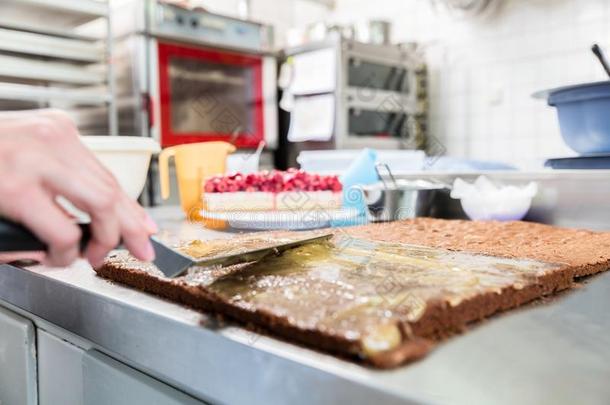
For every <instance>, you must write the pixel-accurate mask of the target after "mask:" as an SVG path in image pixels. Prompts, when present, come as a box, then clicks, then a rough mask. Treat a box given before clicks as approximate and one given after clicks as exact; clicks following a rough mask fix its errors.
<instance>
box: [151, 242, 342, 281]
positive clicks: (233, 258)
mask: <svg viewBox="0 0 610 405" xmlns="http://www.w3.org/2000/svg"><path fill="white" fill-rule="evenodd" d="M332 236H333V234H332V233H325V234H322V235H314V236H308V237H297V238H295V237H292V238H290V240H287V239H285V238H284V239H282V238H279V239H277V240H274V239H269V238H268V237H266V238H265V239H264V240H262V242H261V241H257V240H254V242H255V243H256V242H260V243H259V247H244V246H234V245H233V246H231V242H228V243H227V242H226V240H225V241H222V242H224V243H222V244H220V245H217V246H222V248H221V249H217V251H211V253H210V254H208V255H205V256H204V257H203V258H198V257H192V256H189V255H187V254H184V253H182V252H179V251H177V250H175V249H170V248H168V247H167V246H165V244H163V243H161V242H159V241H157V240H156V239H155V238H154V237H153V238H152V239H151V242H152V245H153V248H154V249H155V260H154V263H155V265H156V266H157V267H158V268H159V270H161V271H162V272H163V274H164V275H165V276H167V277H170V278H174V277H178V276H180V275H182V274H184V272H185V271H187V270H188V269H189V267H193V266H199V267H209V266H230V265H233V264H239V263H246V262H256V261H259V260H262V259H264V258H265V257H267V256H270V255H273V254H276V255H279V254H281V253H282V252H285V251H286V250H290V249H294V248H297V247H299V246H303V245H307V244H310V243H320V242H323V241H326V240H328V239H330V238H331V237H332ZM212 243H214V242H208V244H212Z"/></svg>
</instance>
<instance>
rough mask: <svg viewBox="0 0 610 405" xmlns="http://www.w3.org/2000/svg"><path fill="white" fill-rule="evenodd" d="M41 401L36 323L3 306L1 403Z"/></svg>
mask: <svg viewBox="0 0 610 405" xmlns="http://www.w3.org/2000/svg"><path fill="white" fill-rule="evenodd" d="M37 403H38V398H37V389H36V338H35V328H34V325H33V324H32V322H31V321H29V320H28V319H26V318H23V317H21V316H19V315H17V314H15V313H14V312H12V311H9V310H7V309H5V308H2V307H0V404H2V405H13V404H16V405H23V404H26V405H34V404H37Z"/></svg>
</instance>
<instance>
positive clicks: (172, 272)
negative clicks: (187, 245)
mask: <svg viewBox="0 0 610 405" xmlns="http://www.w3.org/2000/svg"><path fill="white" fill-rule="evenodd" d="M150 241H151V243H152V245H153V249H154V250H155V260H153V263H154V265H155V266H157V268H158V269H159V270H161V272H162V273H163V274H164V275H165V276H167V277H170V278H174V277H178V276H179V275H181V274H183V273H184V272H185V271H186V270H187V269H188V268H189V267H191V266H192V265H193V264H195V261H194V260H193V258H192V257H190V256H187V255H183V254H182V253H180V252H178V251H176V250H174V249H172V248H170V247H168V246H166V245H164V244H163V243H161V242H159V241H158V240H157V239H156V238H155V237H154V236H153V237H151V238H150Z"/></svg>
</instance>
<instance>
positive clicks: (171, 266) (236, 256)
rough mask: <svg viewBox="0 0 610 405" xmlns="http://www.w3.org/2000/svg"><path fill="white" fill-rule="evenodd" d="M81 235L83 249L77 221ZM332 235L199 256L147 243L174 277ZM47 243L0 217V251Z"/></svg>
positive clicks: (86, 234)
mask: <svg viewBox="0 0 610 405" xmlns="http://www.w3.org/2000/svg"><path fill="white" fill-rule="evenodd" d="M78 226H79V227H80V229H81V232H82V236H81V241H80V248H81V250H84V248H85V247H86V246H87V243H88V242H89V240H90V239H91V229H90V227H89V224H79V225H78ZM332 236H333V234H332V233H326V234H322V235H316V236H314V237H309V238H302V239H295V240H291V241H290V242H285V243H277V244H271V245H267V246H265V247H264V248H256V249H250V250H242V251H240V252H238V253H231V254H227V255H222V254H220V255H214V256H210V257H206V258H203V259H195V258H193V257H190V256H187V255H185V254H182V253H180V252H178V251H176V250H174V249H172V248H170V247H168V246H166V245H164V244H163V243H161V242H159V241H158V240H157V239H156V238H155V237H151V238H150V239H151V243H152V245H153V248H154V250H155V260H154V261H153V263H154V264H155V265H156V266H157V267H158V268H159V270H161V272H162V273H163V274H164V275H165V276H167V277H171V278H173V277H178V276H180V275H181V274H183V273H184V272H185V271H186V270H187V269H188V268H189V267H191V266H213V265H220V266H229V265H232V264H238V263H246V262H251V261H257V260H261V259H262V258H264V257H266V256H268V255H271V254H273V253H275V254H279V253H281V252H284V251H286V250H289V249H294V248H296V247H299V246H302V245H306V244H309V243H316V242H322V241H324V240H328V239H330V238H331V237H332ZM46 250H47V246H46V244H45V243H44V242H42V241H41V240H40V239H38V238H37V237H36V236H35V235H34V234H33V233H32V232H30V231H29V230H28V229H27V228H25V227H24V226H23V225H21V224H18V223H15V222H13V221H10V220H7V219H4V218H0V252H24V251H46Z"/></svg>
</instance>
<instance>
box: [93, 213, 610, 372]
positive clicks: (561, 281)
mask: <svg viewBox="0 0 610 405" xmlns="http://www.w3.org/2000/svg"><path fill="white" fill-rule="evenodd" d="M337 232H338V234H344V233H346V234H349V235H350V236H354V237H358V238H364V239H367V240H377V241H386V242H400V243H409V244H417V245H423V246H430V247H436V248H442V249H449V250H456V251H467V252H472V253H477V254H487V255H494V256H500V257H512V258H524V259H535V260H540V261H544V262H548V263H554V266H553V267H552V269H551V270H552V271H548V272H545V274H542V275H540V276H537V277H535V279H532V280H531V282H528V283H527V284H525V285H519V286H517V285H510V286H505V287H503V288H501V289H500V290H498V291H493V292H485V293H482V294H478V295H475V296H471V297H468V298H467V299H464V300H461V301H460V302H459V303H458V304H457V305H451V303H450V302H448V301H447V300H443V299H432V300H428V301H427V302H426V305H425V309H424V311H423V313H422V314H421V315H420V316H418V317H417V319H416V320H412V321H406V320H402V321H400V322H398V326H399V327H400V334H401V341H400V344H399V345H397V346H395V347H392V349H391V350H385V351H379V352H375V353H370V352H369V353H367V352H366V351H363V345H362V342H361V341H360V340H354V339H349V338H346V337H345V336H344V335H341V334H338V333H332V332H329V331H328V330H320V329H316V328H306V327H302V326H299V325H296V324H295V322H294V321H291V320H290V317H289V316H285V315H282V314H278V313H277V311H274V310H270V309H269V308H264V307H262V308H256V307H252V306H244V305H239V304H236V303H235V302H234V301H233V302H232V301H231V300H228V299H227V298H226V297H224V296H223V295H221V294H218V293H216V292H215V291H214V290H213V289H211V288H207V287H205V286H201V285H196V284H193V283H189V282H188V281H187V280H183V279H175V280H169V279H165V278H162V277H159V276H158V275H157V274H155V273H154V272H151V270H150V269H149V268H148V269H147V268H146V267H147V266H148V267H150V265H146V264H142V263H138V262H136V261H135V260H134V259H130V258H127V256H125V255H122V256H121V255H119V256H116V257H114V258H112V257H111V258H109V259H108V260H107V261H106V263H105V264H104V265H103V266H102V267H100V268H99V269H96V271H97V272H98V274H99V275H101V276H103V277H106V278H109V279H112V280H115V281H119V282H122V283H124V284H127V285H130V286H132V287H135V288H137V289H140V290H143V291H148V292H151V293H154V294H157V295H159V296H162V297H165V298H167V299H170V300H172V301H175V302H179V303H183V304H186V305H188V306H190V307H193V308H196V309H200V310H203V311H207V312H213V313H217V314H222V315H224V316H228V317H230V318H233V319H235V320H238V321H240V322H243V323H245V324H253V325H256V326H258V327H262V328H263V329H264V330H266V331H269V332H270V333H273V334H274V335H277V336H282V337H284V338H287V339H288V340H291V341H295V342H300V343H303V344H305V345H307V346H310V347H314V348H318V349H321V350H324V351H328V352H331V353H334V354H339V355H342V356H346V357H350V358H354V359H358V360H361V361H364V362H366V363H369V364H371V365H373V366H376V367H380V368H390V367H395V366H398V365H400V364H404V363H406V362H409V361H412V360H415V359H417V358H420V357H422V356H424V355H425V354H426V353H427V352H428V351H429V350H430V349H431V348H432V347H433V345H434V342H436V341H438V340H439V339H443V338H445V337H447V336H449V335H451V334H453V333H456V332H459V331H461V330H463V329H464V328H465V327H466V326H467V325H468V324H469V323H472V322H475V321H478V320H481V319H483V318H485V317H489V316H490V315H493V314H494V313H497V312H499V311H503V310H506V309H510V308H513V307H516V306H519V305H523V304H525V303H527V302H530V301H532V300H534V299H536V298H539V297H542V296H545V295H548V294H552V293H554V292H556V291H561V290H565V289H567V288H569V287H571V286H572V285H573V281H574V279H575V278H576V277H580V276H584V275H590V274H594V273H597V272H599V271H603V270H606V269H608V268H609V267H610V233H598V232H590V231H583V230H572V229H562V228H556V227H550V226H546V225H540V224H533V223H525V222H511V223H500V222H472V221H446V220H436V219H415V220H407V221H401V222H395V223H389V224H378V225H367V226H363V227H356V228H351V229H346V230H339V231H337ZM245 267H247V266H245ZM219 271H221V270H219ZM238 271H239V269H238Z"/></svg>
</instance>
